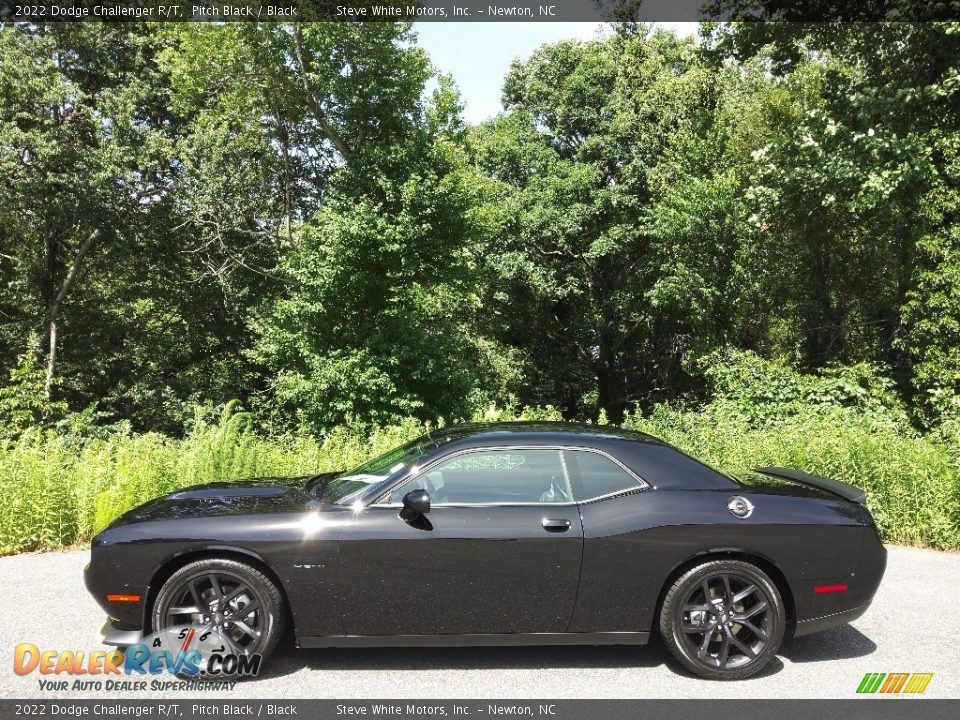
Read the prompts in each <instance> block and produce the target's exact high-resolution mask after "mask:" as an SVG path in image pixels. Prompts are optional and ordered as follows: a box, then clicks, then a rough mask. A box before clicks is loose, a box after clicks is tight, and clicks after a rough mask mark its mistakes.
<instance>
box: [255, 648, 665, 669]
mask: <svg viewBox="0 0 960 720" xmlns="http://www.w3.org/2000/svg"><path fill="white" fill-rule="evenodd" d="M667 658H668V656H667V652H666V650H664V649H663V648H662V647H661V646H660V645H659V644H656V645H647V646H644V647H637V646H584V645H563V646H541V647H462V648H431V647H424V648H362V649H361V648H327V649H322V650H316V649H298V648H296V647H294V645H293V642H292V641H291V642H284V643H282V644H281V646H280V647H278V648H277V650H276V652H275V653H274V655H273V656H272V657H271V658H270V660H269V662H267V663H265V664H264V670H263V672H262V673H260V677H263V678H268V677H269V678H273V677H281V676H284V675H288V674H291V673H294V672H297V671H299V670H302V669H304V668H309V669H312V670H407V671H409V670H446V669H455V670H484V669H499V670H503V669H514V670H525V669H538V668H616V667H623V668H643V667H657V666H659V665H662V664H663V663H665V662H667Z"/></svg>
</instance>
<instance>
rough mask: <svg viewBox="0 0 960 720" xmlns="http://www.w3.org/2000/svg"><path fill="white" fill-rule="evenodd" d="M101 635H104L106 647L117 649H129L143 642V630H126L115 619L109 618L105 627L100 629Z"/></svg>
mask: <svg viewBox="0 0 960 720" xmlns="http://www.w3.org/2000/svg"><path fill="white" fill-rule="evenodd" d="M100 634H101V635H103V644H104V645H115V646H116V647H129V646H130V645H136V644H137V643H139V642H142V641H143V631H142V630H130V629H126V628H124V627H123V626H122V625H120V624H119V623H118V622H117V621H116V620H114V619H113V618H107V621H106V622H105V623H104V624H103V627H102V628H100Z"/></svg>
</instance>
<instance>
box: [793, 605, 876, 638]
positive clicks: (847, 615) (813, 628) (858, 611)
mask: <svg viewBox="0 0 960 720" xmlns="http://www.w3.org/2000/svg"><path fill="white" fill-rule="evenodd" d="M869 607H870V603H867V604H866V605H861V606H860V607H855V608H853V609H851V610H843V611H842V612H837V613H831V614H830V615H824V616H822V617H816V618H810V619H809V620H801V621H799V622H797V627H796V630H794V632H793V636H794V637H802V636H804V635H810V634H811V633H815V632H820V631H821V630H826V629H828V628H832V627H836V626H837V625H846V624H847V623H850V622H853V621H854V620H856V619H857V618H859V617H860V616H861V615H863V614H864V613H865V612H866V611H867V608H869Z"/></svg>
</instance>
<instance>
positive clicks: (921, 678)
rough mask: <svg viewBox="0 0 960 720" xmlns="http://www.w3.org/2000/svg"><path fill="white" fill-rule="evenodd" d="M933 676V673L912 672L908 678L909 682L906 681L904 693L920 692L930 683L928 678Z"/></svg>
mask: <svg viewBox="0 0 960 720" xmlns="http://www.w3.org/2000/svg"><path fill="white" fill-rule="evenodd" d="M932 678H933V673H914V674H913V676H912V677H911V678H910V682H909V683H907V687H906V688H905V689H904V692H905V693H922V692H923V691H924V690H926V689H927V685H929V684H930V680H931V679H932Z"/></svg>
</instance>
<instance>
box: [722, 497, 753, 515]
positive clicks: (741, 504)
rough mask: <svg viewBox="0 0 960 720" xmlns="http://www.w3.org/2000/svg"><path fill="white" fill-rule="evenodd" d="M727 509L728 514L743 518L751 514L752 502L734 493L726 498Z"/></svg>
mask: <svg viewBox="0 0 960 720" xmlns="http://www.w3.org/2000/svg"><path fill="white" fill-rule="evenodd" d="M727 510H729V511H730V514H731V515H733V516H734V517H735V518H740V519H741V520H745V519H746V518H748V517H750V516H751V515H753V503H752V502H750V501H749V500H747V499H746V498H745V497H741V496H740V495H734V496H733V497H732V498H730V499H729V500H727Z"/></svg>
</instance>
